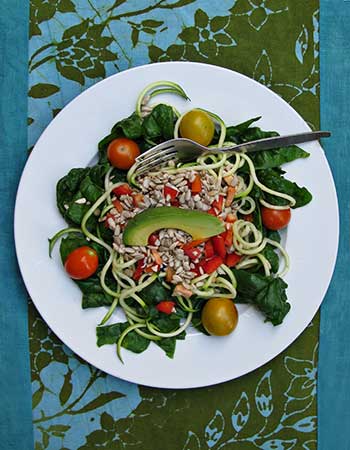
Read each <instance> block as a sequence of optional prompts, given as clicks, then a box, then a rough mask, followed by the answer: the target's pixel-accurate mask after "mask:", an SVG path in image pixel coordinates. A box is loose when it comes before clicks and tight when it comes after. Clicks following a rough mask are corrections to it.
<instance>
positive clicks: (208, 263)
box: [201, 256, 224, 274]
mask: <svg viewBox="0 0 350 450" xmlns="http://www.w3.org/2000/svg"><path fill="white" fill-rule="evenodd" d="M223 262H224V260H223V259H222V258H221V256H213V257H212V258H210V259H206V260H205V261H203V262H202V263H201V267H202V268H203V270H204V272H205V273H208V274H210V273H213V272H215V270H217V269H218V268H219V267H220V266H221V264H223Z"/></svg>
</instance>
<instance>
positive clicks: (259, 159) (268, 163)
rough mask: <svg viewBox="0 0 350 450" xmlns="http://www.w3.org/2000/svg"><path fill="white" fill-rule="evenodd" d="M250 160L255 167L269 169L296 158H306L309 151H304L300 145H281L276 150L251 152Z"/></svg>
mask: <svg viewBox="0 0 350 450" xmlns="http://www.w3.org/2000/svg"><path fill="white" fill-rule="evenodd" d="M249 156H250V158H251V160H252V161H253V163H254V166H255V169H256V170H257V169H270V168H273V167H279V166H281V165H282V164H285V163H288V162H291V161H294V160H295V159H298V158H308V157H309V156H310V153H307V152H305V151H304V150H302V149H301V148H300V147H297V146H296V145H292V146H290V147H282V148H279V149H276V150H264V151H261V152H256V153H251V154H250V155H249Z"/></svg>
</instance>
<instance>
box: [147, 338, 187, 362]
mask: <svg viewBox="0 0 350 450" xmlns="http://www.w3.org/2000/svg"><path fill="white" fill-rule="evenodd" d="M185 337H186V333H185V332H182V333H181V334H179V335H177V336H175V337H171V338H162V339H160V340H159V341H154V343H155V344H157V345H158V347H160V348H161V349H162V350H164V351H165V354H166V355H167V356H168V358H173V357H174V354H175V349H176V340H177V339H185Z"/></svg>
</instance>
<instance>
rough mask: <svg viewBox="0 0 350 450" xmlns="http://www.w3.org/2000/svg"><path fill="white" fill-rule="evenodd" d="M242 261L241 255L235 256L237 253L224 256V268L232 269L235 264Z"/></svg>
mask: <svg viewBox="0 0 350 450" xmlns="http://www.w3.org/2000/svg"><path fill="white" fill-rule="evenodd" d="M241 259H242V256H241V255H237V253H231V254H230V255H227V256H226V261H225V263H226V266H228V267H234V266H235V265H236V264H238V263H239V262H240V260H241Z"/></svg>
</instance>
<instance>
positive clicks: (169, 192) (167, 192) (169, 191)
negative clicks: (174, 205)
mask: <svg viewBox="0 0 350 450" xmlns="http://www.w3.org/2000/svg"><path fill="white" fill-rule="evenodd" d="M163 192H164V194H163V195H164V197H165V198H167V197H168V196H169V197H170V200H175V198H176V197H177V196H178V194H179V191H178V190H177V189H174V188H173V187H171V186H164V189H163Z"/></svg>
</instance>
